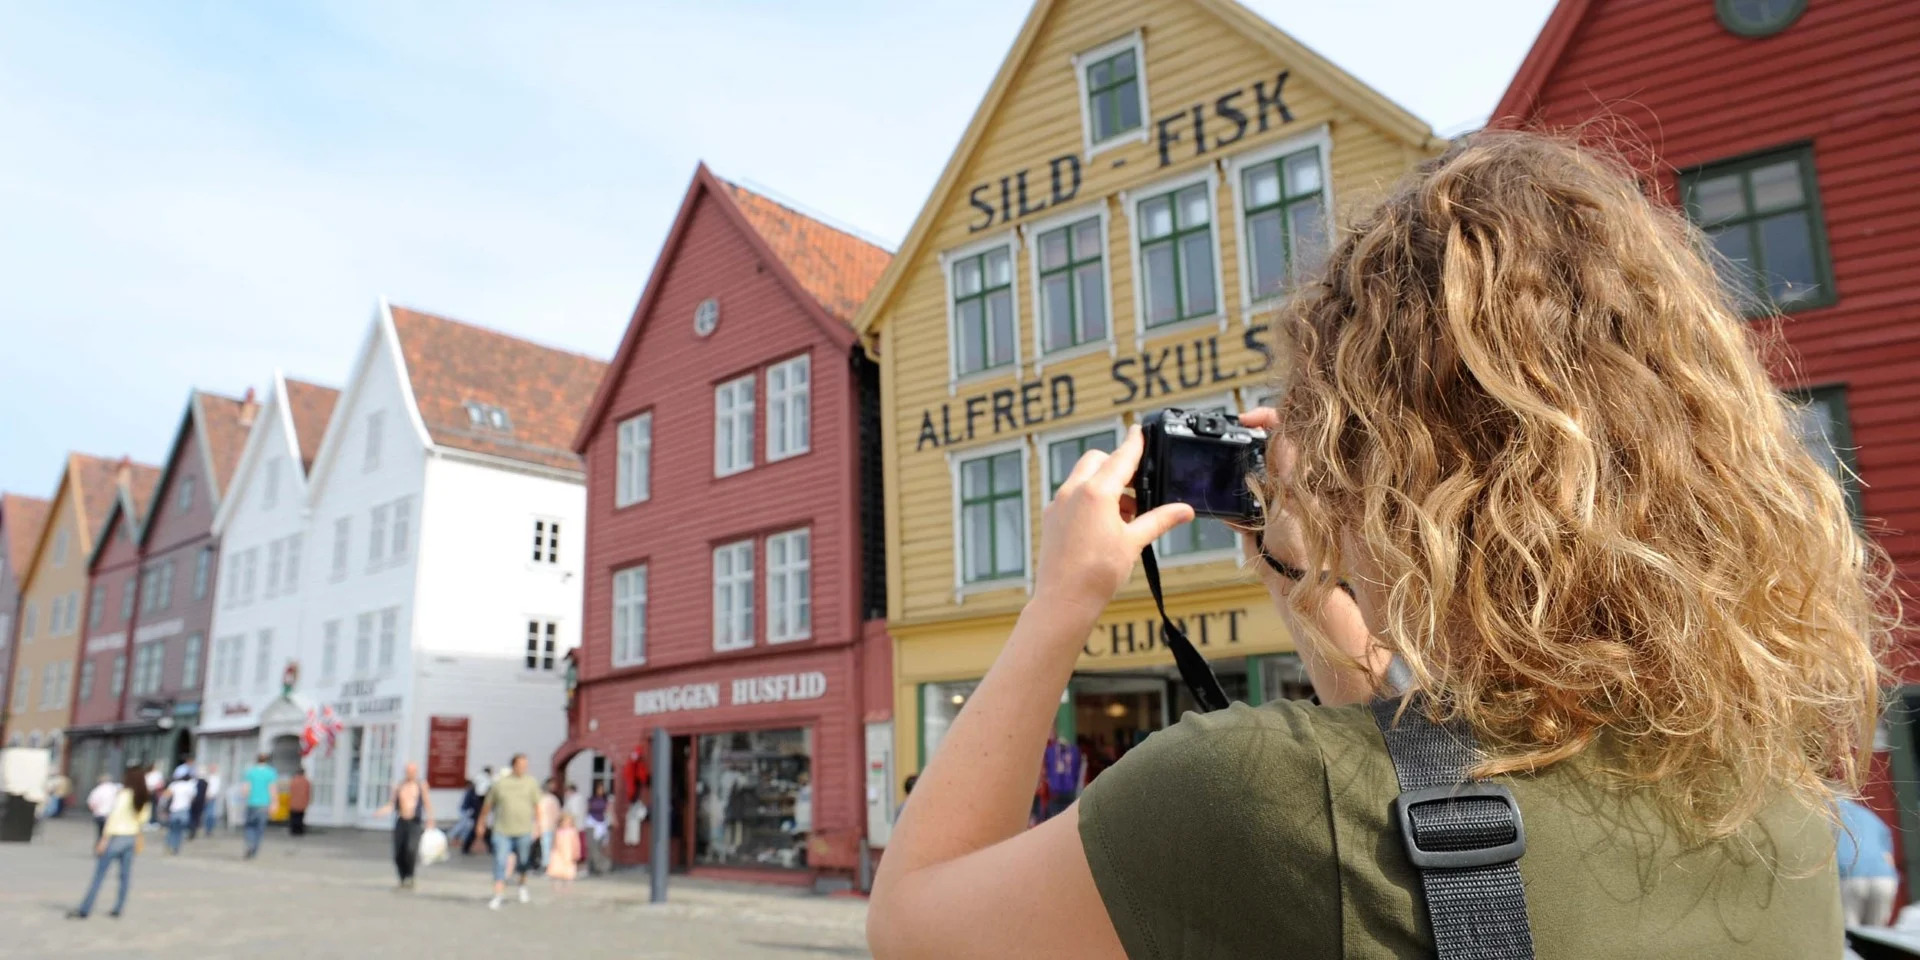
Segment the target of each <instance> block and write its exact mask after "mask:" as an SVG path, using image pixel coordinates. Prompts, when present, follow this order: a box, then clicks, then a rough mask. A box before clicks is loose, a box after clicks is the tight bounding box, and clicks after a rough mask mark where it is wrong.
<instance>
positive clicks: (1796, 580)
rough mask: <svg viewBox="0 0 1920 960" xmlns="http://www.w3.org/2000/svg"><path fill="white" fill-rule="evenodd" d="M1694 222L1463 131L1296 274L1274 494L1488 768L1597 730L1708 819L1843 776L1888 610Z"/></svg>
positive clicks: (1688, 816)
mask: <svg viewBox="0 0 1920 960" xmlns="http://www.w3.org/2000/svg"><path fill="white" fill-rule="evenodd" d="M1707 249H1709V247H1708V246H1707V244H1706V243H1705V241H1704V240H1703V238H1702V236H1701V235H1700V233H1699V232H1698V231H1697V230H1696V229H1694V228H1693V227H1692V226H1690V225H1689V224H1688V223H1687V221H1686V220H1685V219H1684V218H1683V217H1681V216H1680V215H1679V214H1678V213H1677V212H1675V211H1674V210H1672V209H1669V208H1666V207H1664V206H1658V205H1656V204H1654V203H1652V202H1650V201H1649V200H1648V199H1647V198H1646V197H1645V196H1643V195H1642V193H1641V190H1640V188H1639V186H1638V185H1637V184H1636V182H1635V181H1634V179H1633V178H1632V177H1631V176H1630V175H1629V173H1628V171H1626V170H1624V169H1622V168H1620V167H1617V166H1616V165H1615V164H1613V163H1612V162H1610V161H1608V160H1605V159H1602V158H1600V157H1598V156H1596V155H1593V154H1589V153H1587V152H1584V151H1582V150H1581V149H1579V148H1577V147H1575V146H1572V145H1570V144H1567V143H1563V142H1561V141H1559V140H1556V139H1553V138H1550V137H1546V136H1542V135H1538V134H1531V133H1519V132H1485V133H1480V134H1477V135H1474V136H1473V137H1471V138H1469V139H1467V140H1465V141H1463V142H1462V143H1460V144H1458V145H1456V146H1455V147H1454V148H1453V149H1451V150H1450V151H1448V152H1447V153H1446V154H1445V155H1444V156H1441V157H1438V158H1436V159H1434V160H1432V161H1429V162H1428V163H1427V164H1425V165H1424V166H1423V167H1422V168H1420V169H1419V170H1418V171H1416V172H1415V173H1413V174H1411V175H1410V176H1409V177H1408V179H1407V180H1406V181H1405V182H1404V183H1403V184H1402V185H1401V186H1400V187H1399V188H1398V189H1397V191H1396V192H1395V193H1394V194H1393V195H1392V196H1390V197H1389V198H1388V199H1387V200H1386V201H1385V202H1384V203H1382V204H1381V205H1380V206H1379V208H1378V209H1376V210H1374V211H1372V212H1371V213H1370V214H1369V215H1367V216H1365V217H1364V218H1362V219H1361V220H1360V221H1359V222H1357V223H1356V224H1354V225H1353V226H1352V227H1351V228H1349V229H1347V230H1346V231H1344V232H1343V235H1342V237H1341V238H1340V240H1339V243H1338V245H1337V246H1336V248H1335V249H1334V251H1333V252H1332V254H1331V256H1330V258H1329V260H1328V263H1327V265H1326V268H1325V271H1324V274H1323V275H1322V276H1321V277H1320V278H1319V279H1318V280H1317V281H1315V282H1313V283H1310V284H1307V285H1305V286H1304V287H1303V289H1301V290H1300V291H1299V292H1298V293H1297V294H1296V295H1295V297H1294V298H1293V299H1292V300H1291V301H1290V302H1289V304H1288V306H1287V308H1286V315H1285V318H1284V320H1285V322H1284V323H1283V324H1282V326H1281V329H1283V330H1285V331H1287V332H1288V338H1289V340H1290V341H1291V349H1292V363H1291V365H1290V366H1291V368H1290V369H1289V370H1286V371H1285V383H1284V384H1283V392H1282V395H1281V400H1280V403H1279V410H1280V426H1279V430H1278V431H1277V434H1278V437H1279V438H1284V439H1285V440H1286V441H1290V442H1291V443H1292V444H1293V445H1294V446H1295V448H1296V449H1297V451H1298V457H1297V462H1296V466H1295V468H1294V469H1293V470H1291V471H1290V472H1289V475H1288V476H1286V477H1275V478H1272V479H1273V481H1274V483H1273V484H1272V489H1271V490H1270V491H1268V492H1269V494H1270V495H1273V496H1277V497H1278V499H1279V502H1280V503H1282V504H1291V505H1301V504H1306V505H1310V506H1309V507H1306V508H1301V507H1299V506H1294V507H1291V508H1290V510H1291V512H1293V513H1294V514H1295V515H1296V516H1297V517H1298V519H1299V520H1300V522H1301V525H1302V527H1303V528H1304V529H1303V533H1304V535H1305V539H1306V542H1307V546H1308V553H1309V557H1308V559H1309V561H1310V562H1312V563H1314V564H1316V566H1317V568H1320V569H1332V570H1336V571H1347V570H1351V569H1354V567H1352V566H1350V565H1349V564H1348V563H1346V559H1345V558H1344V557H1343V550H1353V549H1364V550H1365V551H1366V553H1367V556H1366V558H1365V560H1366V561H1367V562H1368V564H1369V565H1370V567H1371V569H1372V570H1373V571H1374V573H1373V575H1372V582H1371V583H1370V584H1369V585H1368V586H1369V588H1370V589H1376V590H1377V591H1378V594H1377V595H1378V596H1379V597H1381V602H1380V604H1379V606H1380V607H1381V610H1380V620H1381V621H1382V622H1380V623H1376V624H1375V625H1374V626H1375V627H1376V629H1378V630H1379V636H1380V639H1379V642H1380V643H1382V644H1384V645H1385V646H1387V647H1388V648H1390V649H1391V650H1392V651H1393V652H1394V653H1395V654H1397V655H1398V656H1399V657H1400V658H1401V659H1402V660H1403V662H1404V663H1405V664H1406V666H1407V667H1408V668H1410V669H1411V671H1412V673H1413V676H1414V678H1415V679H1416V680H1417V682H1418V684H1419V686H1420V687H1421V688H1422V689H1423V690H1425V691H1426V692H1427V693H1428V694H1429V695H1430V696H1431V698H1432V702H1433V710H1434V712H1435V713H1436V714H1437V715H1438V716H1437V719H1453V718H1458V719H1461V720H1464V721H1465V722H1466V723H1468V724H1469V725H1470V726H1471V727H1472V728H1473V729H1474V730H1475V731H1476V732H1477V733H1478V735H1479V736H1480V737H1481V740H1482V742H1483V744H1484V745H1485V747H1486V749H1487V752H1488V759H1487V761H1486V763H1485V765H1484V768H1483V769H1482V770H1481V771H1480V772H1481V773H1482V774H1483V775H1492V774H1498V773H1508V772H1521V771H1528V770H1534V769H1538V768H1541V767H1543V766H1546V765H1548V764H1552V763H1555V762H1557V761H1560V760H1563V759H1566V758H1568V757H1571V756H1573V755H1575V754H1577V753H1579V752H1581V751H1582V750H1584V749H1585V748H1586V747H1587V746H1588V745H1590V744H1591V743H1593V742H1594V740H1595V738H1596V737H1597V736H1599V735H1600V734H1601V733H1602V732H1603V731H1611V732H1612V733H1614V734H1617V735H1618V736H1617V739H1618V741H1619V743H1620V745H1621V747H1622V753H1621V757H1622V759H1621V760H1620V761H1619V762H1618V764H1616V765H1615V766H1616V769H1614V770H1613V772H1614V773H1615V774H1617V775H1618V776H1620V777H1622V778H1624V779H1625V780H1627V781H1629V782H1631V783H1634V784H1640V785H1644V786H1645V787H1647V788H1649V789H1651V790H1654V791H1656V792H1657V794H1658V795H1659V797H1660V798H1661V799H1662V800H1664V801H1666V802H1667V804H1668V805H1669V807H1670V808H1671V809H1672V810H1674V811H1675V812H1677V813H1678V814H1680V816H1679V817H1678V820H1679V821H1680V823H1681V824H1682V825H1683V826H1684V827H1686V828H1689V830H1690V832H1691V833H1693V835H1695V836H1697V837H1701V838H1709V839H1710V838H1716V837H1723V836H1727V835H1730V834H1732V833H1734V832H1736V831H1737V830H1739V829H1740V827H1741V826H1742V825H1743V824H1745V823H1746V822H1747V821H1749V820H1750V819H1751V818H1752V817H1753V816H1754V815H1755V814H1756V813H1758V812H1759V810H1760V809H1761V808H1762V807H1764V806H1766V805H1767V804H1768V803H1770V802H1772V801H1773V800H1774V799H1775V798H1777V797H1778V796H1779V794H1780V791H1782V790H1783V789H1784V790H1785V791H1787V792H1788V793H1790V794H1792V795H1793V796H1795V797H1796V798H1798V799H1800V800H1801V801H1803V802H1805V803H1807V804H1808V805H1810V806H1817V807H1825V806H1826V805H1828V804H1829V803H1830V801H1831V798H1832V796H1833V794H1834V792H1835V791H1836V789H1839V788H1842V787H1855V786H1857V785H1858V783H1859V779H1860V777H1861V775H1862V773H1863V772H1864V763H1863V762H1862V761H1863V758H1864V756H1865V752H1864V751H1865V750H1867V749H1868V744H1869V743H1870V736H1871V730H1872V727H1873V724H1874V722H1875V720H1876V718H1877V716H1878V711H1879V685H1880V680H1881V674H1880V672H1879V667H1878V656H1879V654H1880V652H1881V651H1882V650H1883V649H1884V648H1885V645H1886V643H1887V641H1888V639H1889V635H1890V630H1891V628H1892V625H1893V624H1894V623H1896V622H1897V620H1898V616H1899V614H1898V604H1897V600H1896V598H1895V595H1894V593H1893V591H1892V590H1891V588H1890V586H1889V582H1890V579H1889V570H1890V569H1891V568H1890V565H1889V564H1887V562H1886V560H1885V556H1884V554H1883V553H1881V552H1880V551H1879V549H1878V548H1877V547H1876V546H1875V545H1874V544H1873V543H1872V541H1871V540H1870V539H1869V538H1867V537H1866V536H1864V535H1863V534H1862V533H1861V532H1860V531H1859V530H1858V529H1857V528H1856V526H1855V524H1854V522H1853V521H1852V519H1851V517H1850V515H1849V512H1848V508H1847V503H1846V499H1845V497H1844V495H1843V493H1842V491H1841V488H1840V486H1839V484H1838V483H1837V482H1836V481H1835V478H1834V477H1833V476H1832V475H1830V474H1829V473H1828V471H1827V470H1826V469H1825V468H1824V467H1823V466H1822V465H1821V464H1820V463H1819V462H1817V461H1816V460H1815V459H1814V458H1813V457H1812V456H1811V455H1809V454H1808V453H1807V451H1806V450H1805V449H1804V448H1803V447H1802V445H1801V444H1800V442H1799V441H1798V439H1796V435H1795V432H1794V430H1793V429H1792V425H1791V421H1790V417H1791V412H1790V410H1789V407H1788V401H1787V400H1786V398H1785V397H1783V396H1782V394H1781V393H1780V391H1779V390H1777V389H1776V388H1775V387H1774V386H1773V384H1772V383H1771V382H1770V381H1769V379H1768V376H1767V369H1766V366H1765V364H1764V363H1763V359H1762V356H1761V347H1762V346H1763V343H1762V337H1761V336H1760V335H1759V334H1758V333H1756V331H1755V330H1754V329H1753V328H1752V327H1751V326H1750V325H1749V323H1748V322H1747V321H1746V320H1743V319H1742V317H1741V315H1740V312H1739V310H1738V309H1737V307H1736V305H1735V304H1734V303H1733V302H1732V301H1731V300H1730V296H1729V294H1728V292H1727V291H1726V289H1725V288H1724V287H1723V286H1722V285H1721V284H1720V283H1719V282H1718V281H1717V280H1716V277H1715V273H1714V269H1713V266H1712V265H1711V263H1710V262H1709V260H1708V259H1707V256H1706V255H1704V254H1703V251H1705V250H1707ZM1270 459H1271V460H1273V461H1274V462H1276V463H1277V462H1279V461H1280V458H1279V457H1273V458H1270ZM1325 589H1327V588H1326V586H1325V585H1324V584H1315V583H1303V584H1301V585H1300V586H1298V587H1297V588H1296V589H1295V590H1294V591H1293V596H1292V598H1291V602H1292V604H1293V606H1294V609H1295V610H1296V611H1298V612H1299V613H1301V614H1306V613H1307V612H1309V611H1310V610H1312V609H1314V608H1315V607H1316V606H1317V604H1318V602H1319V598H1320V596H1321V594H1322V592H1323V591H1324V590H1325ZM1299 619H1300V620H1301V621H1302V622H1304V623H1311V622H1312V621H1311V618H1309V617H1306V616H1302V617H1300V618H1299Z"/></svg>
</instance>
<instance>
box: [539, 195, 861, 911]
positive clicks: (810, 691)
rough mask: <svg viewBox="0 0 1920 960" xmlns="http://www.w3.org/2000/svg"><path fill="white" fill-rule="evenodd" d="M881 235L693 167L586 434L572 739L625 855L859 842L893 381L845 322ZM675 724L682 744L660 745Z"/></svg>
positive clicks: (748, 860)
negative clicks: (605, 784) (637, 798)
mask: <svg viewBox="0 0 1920 960" xmlns="http://www.w3.org/2000/svg"><path fill="white" fill-rule="evenodd" d="M887 260H888V254H887V252H886V251H885V250H883V249H881V248H879V247H877V246H875V245H873V244H871V243H869V242H867V241H865V240H861V239H859V238H858V237H855V236H853V235H851V234H849V233H847V232H845V231H842V230H839V229H836V228H834V227H830V226H828V225H826V224H824V223H821V222H819V221H818V220H816V219H814V218H812V217H809V216H806V215H804V214H801V213H799V212H797V211H795V210H793V209H791V208H789V207H787V206H785V205H783V204H781V203H778V202H776V201H774V200H771V199H769V198H767V197H764V196H760V195H758V194H755V193H752V192H749V191H747V190H744V189H742V188H740V187H739V186H736V185H734V184H731V183H728V182H726V181H724V180H721V179H719V178H718V177H716V176H714V174H713V173H712V172H710V171H709V170H707V168H706V167H705V166H702V167H700V168H699V169H698V170H697V171H696V172H695V173H694V177H693V182H692V185H691V186H690V187H689V188H688V190H687V194H686V197H685V199H684V200H683V201H682V203H681V206H680V210H679V213H678V215H677V218H676V219H675V221H674V224H673V227H672V230H671V232H670V233H669V234H668V236H667V240H666V243H665V244H664V246H663V247H662V248H661V252H660V256H659V259H658V261H657V262H656V263H655V265H654V268H653V274H652V276H651V277H650V278H649V279H648V281H647V286H646V290H645V292H644V294H643V295H642V296H641V299H640V303H639V306H638V307H637V308H636V309H635V311H634V314H633V319H632V321H631V323H630V324H629V326H628V328H627V332H626V335H625V337H624V338H623V340H622V341H621V344H620V350H619V353H618V355H617V356H616V357H615V358H614V361H613V365H612V367H611V368H610V369H609V370H608V371H607V375H606V379H605V380H604V381H602V383H601V384H600V388H599V391H598V393H597V394H596V395H595V398H594V402H593V405H592V407H591V408H590V410H589V412H588V416H587V418H586V420H585V421H584V422H583V424H582V426H581V431H580V434H579V436H578V439H577V440H576V441H575V449H576V450H578V451H579V452H580V453H581V454H582V455H583V456H584V457H585V458H586V461H587V518H588V519H587V531H586V551H587V559H586V565H585V569H586V577H587V581H586V584H585V588H586V589H585V605H586V610H585V615H584V618H583V626H584V632H583V636H582V642H581V647H580V655H579V663H578V667H577V670H578V687H577V691H576V694H575V696H574V697H573V698H572V700H571V704H572V706H571V708H570V709H571V716H570V726H569V739H568V742H567V744H566V745H565V746H564V747H563V748H562V749H561V750H560V751H559V753H558V754H557V755H556V756H555V758H554V760H555V769H562V768H563V766H564V765H566V764H567V763H568V762H569V761H570V760H572V761H574V762H573V765H572V767H571V768H570V769H569V775H570V776H573V777H574V778H575V779H576V780H578V779H579V773H578V772H579V771H581V770H583V769H586V768H585V766H584V765H583V761H584V760H588V759H590V760H591V762H592V763H593V764H594V766H593V770H594V773H595V776H596V779H602V780H610V781H614V783H615V786H616V793H617V794H618V799H617V801H616V803H615V809H614V813H613V822H614V830H613V839H614V847H613V853H614V859H615V860H616V861H617V862H622V863H634V862H638V861H641V860H644V859H645V857H646V852H645V851H646V850H647V847H646V846H645V843H646V837H647V836H649V835H650V831H651V829H652V826H653V824H654V823H665V824H668V825H669V829H671V831H672V838H673V843H672V850H673V864H674V866H676V867H691V868H694V869H698V870H702V871H718V872H739V871H756V872H760V873H762V874H765V875H769V876H771V875H774V874H773V873H771V872H776V871H777V875H778V876H780V877H782V878H786V879H792V880H796V881H803V882H804V881H807V880H810V879H815V878H819V877H821V876H822V875H845V874H848V873H851V872H852V870H853V869H854V868H855V866H856V864H857V863H858V857H859V847H860V841H861V839H862V838H863V837H864V836H865V835H866V827H867V823H868V800H867V794H868V791H867V789H866V786H867V776H866V773H865V771H864V769H863V765H864V762H865V761H864V758H865V756H866V753H865V743H866V739H867V730H866V729H865V726H864V725H865V724H867V723H885V722H886V721H888V720H889V719H890V717H891V710H892V692H891V686H890V683H891V679H892V677H891V674H892V667H891V647H890V641H889V640H888V638H887V635H886V632H885V629H884V624H883V623H882V622H881V621H880V620H879V618H880V617H881V616H883V613H884V610H885V600H884V591H885V575H884V564H883V562H882V560H881V557H880V556H879V550H880V549H881V548H880V542H881V531H880V527H879V522H878V518H879V516H880V509H881V507H880V501H879V493H880V491H879V480H878V462H879V461H878V457H877V444H878V442H879V437H878V431H877V430H875V429H872V427H871V422H872V421H873V420H874V419H875V418H877V417H878V409H877V405H878V381H877V378H876V375H875V371H874V367H873V366H872V364H871V363H869V362H868V360H867V359H866V357H865V356H864V354H863V353H862V352H861V350H860V348H859V347H858V346H857V344H856V342H855V338H854V335H853V330H852V328H851V326H850V325H849V322H850V321H851V320H852V318H853V315H854V312H855V311H856V310H857V309H858V308H859V305H860V303H861V301H862V299H863V298H864V297H865V295H866V293H867V291H868V289H869V288H870V287H871V286H872V285H873V282H874V281H875V280H876V279H878V277H879V275H880V273H881V271H882V270H883V269H884V268H885V266H886V264H887ZM863 425H866V426H865V428H864V429H863ZM656 725H663V726H665V727H666V728H667V729H668V730H669V731H670V732H671V733H672V735H673V738H672V741H671V743H672V756H670V757H651V756H645V755H644V753H645V745H646V744H647V743H648V740H649V737H650V736H651V731H652V729H653V728H654V727H655V726H656ZM663 768H670V769H671V770H672V771H673V776H674V781H673V782H674V795H673V804H672V809H671V810H668V811H656V812H654V813H653V814H652V815H651V817H650V820H649V822H648V823H647V824H646V825H645V826H644V827H636V830H635V833H634V836H635V837H636V838H638V839H640V841H641V842H640V843H637V844H628V843H626V842H624V841H625V840H626V837H627V835H628V832H627V830H626V825H625V815H626V813H627V811H628V810H629V809H630V808H631V807H630V802H631V800H632V798H633V795H634V793H635V790H636V788H638V787H639V786H640V783H641V781H642V780H643V779H644V774H643V773H642V772H643V771H645V772H648V773H650V772H653V771H657V770H660V769H663ZM582 787H583V789H584V788H585V785H584V784H583V785H582ZM881 792H882V793H884V791H881ZM662 814H664V816H662Z"/></svg>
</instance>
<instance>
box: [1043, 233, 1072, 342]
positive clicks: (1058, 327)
mask: <svg viewBox="0 0 1920 960" xmlns="http://www.w3.org/2000/svg"><path fill="white" fill-rule="evenodd" d="M1061 245H1062V246H1063V247H1064V246H1065V244H1064V243H1062V244H1061ZM1040 315H1041V316H1040V329H1041V331H1042V334H1041V335H1042V336H1043V337H1044V338H1045V340H1046V344H1045V346H1046V349H1048V350H1058V349H1060V348H1061V347H1070V346H1072V345H1073V288H1072V281H1071V279H1070V277H1069V275H1068V274H1065V273H1055V274H1051V275H1049V276H1047V277H1046V278H1045V279H1043V280H1041V281H1040Z"/></svg>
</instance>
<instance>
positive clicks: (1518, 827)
mask: <svg viewBox="0 0 1920 960" xmlns="http://www.w3.org/2000/svg"><path fill="white" fill-rule="evenodd" d="M1490 807H1498V808H1499V809H1500V810H1501V811H1502V813H1503V814H1504V816H1503V817H1496V818H1494V819H1488V818H1487V816H1486V815H1487V813H1488V812H1489V810H1488V808H1490ZM1419 808H1424V809H1420V813H1419V815H1418V816H1415V814H1414V811H1415V810H1416V809H1419ZM1393 813H1394V819H1395V820H1396V821H1398V822H1399V824H1400V839H1401V840H1402V841H1403V842H1404V844H1405V845H1406V848H1407V859H1409V860H1411V861H1413V865H1414V866H1416V867H1419V868H1421V869H1423V870H1466V869H1471V868H1474V867H1488V866H1494V865H1496V864H1502V863H1512V862H1513V861H1515V860H1518V859H1520V856H1521V854H1524V853H1526V852H1527V832H1526V828H1525V826H1524V825H1522V823H1521V822H1520V805H1519V803H1517V802H1515V800H1514V799H1513V791H1511V790H1508V789H1507V788H1506V787H1504V786H1501V785H1500V784H1497V783H1487V782H1485V781H1480V780H1473V781H1468V782H1466V783H1457V784H1444V785H1441V786H1437V787H1424V788H1421V789H1418V790H1408V791H1405V792H1403V793H1401V794H1400V795H1399V796H1397V797H1395V798H1394V799H1393ZM1503 827H1504V828H1505V829H1503ZM1490 836H1492V837H1506V836H1511V837H1512V839H1510V840H1507V839H1500V840H1497V841H1494V842H1489V838H1490Z"/></svg>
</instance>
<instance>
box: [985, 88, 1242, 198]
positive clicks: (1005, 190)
mask: <svg viewBox="0 0 1920 960" xmlns="http://www.w3.org/2000/svg"><path fill="white" fill-rule="evenodd" d="M1261 119H1262V120H1265V119H1266V114H1264V113H1263V114H1261ZM1262 129H1264V128H1262ZM1012 219H1013V178H1012V177H1001V178H1000V222H1001V223H1005V222H1007V221H1008V220H1012Z"/></svg>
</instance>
